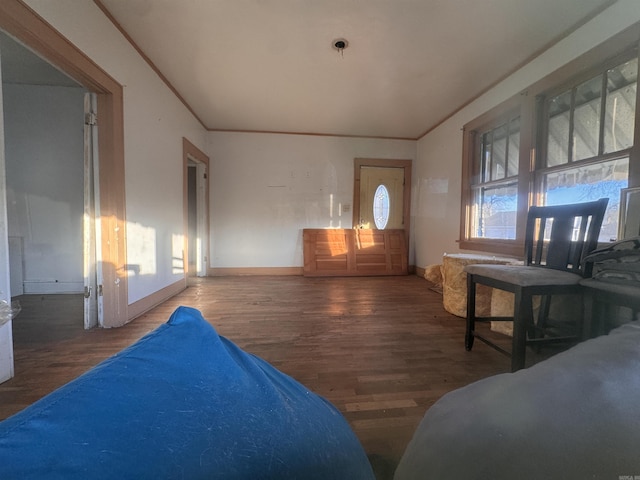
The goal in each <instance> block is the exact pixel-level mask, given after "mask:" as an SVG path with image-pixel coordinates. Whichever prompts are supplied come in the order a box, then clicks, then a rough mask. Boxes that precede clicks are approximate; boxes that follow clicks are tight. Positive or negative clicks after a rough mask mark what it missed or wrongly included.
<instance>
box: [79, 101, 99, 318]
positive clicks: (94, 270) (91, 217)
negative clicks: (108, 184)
mask: <svg viewBox="0 0 640 480" xmlns="http://www.w3.org/2000/svg"><path fill="white" fill-rule="evenodd" d="M84 112H85V122H84V123H85V125H84V222H83V246H84V328H86V329H88V328H93V327H96V326H98V325H100V326H102V325H103V308H102V295H100V293H101V292H100V291H99V285H101V284H102V281H101V278H102V271H101V263H100V252H101V251H102V250H101V248H100V238H101V237H100V211H99V209H100V207H99V205H100V202H99V201H98V198H99V192H100V189H99V182H98V127H97V124H96V119H97V114H96V112H97V100H96V95H95V94H93V93H87V94H85V97H84Z"/></svg>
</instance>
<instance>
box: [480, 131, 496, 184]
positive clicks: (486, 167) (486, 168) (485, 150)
mask: <svg viewBox="0 0 640 480" xmlns="http://www.w3.org/2000/svg"><path fill="white" fill-rule="evenodd" d="M492 136H493V135H492V133H491V132H487V133H485V134H484V135H483V136H482V158H481V159H480V161H481V162H482V180H481V181H483V182H488V181H489V180H490V179H491V138H492Z"/></svg>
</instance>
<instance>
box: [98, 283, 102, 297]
mask: <svg viewBox="0 0 640 480" xmlns="http://www.w3.org/2000/svg"><path fill="white" fill-rule="evenodd" d="M98 296H99V297H101V296H102V285H98Z"/></svg>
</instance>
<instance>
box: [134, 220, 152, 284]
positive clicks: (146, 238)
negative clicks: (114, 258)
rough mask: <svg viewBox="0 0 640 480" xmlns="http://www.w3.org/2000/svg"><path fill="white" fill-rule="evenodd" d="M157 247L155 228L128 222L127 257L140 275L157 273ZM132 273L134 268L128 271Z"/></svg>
mask: <svg viewBox="0 0 640 480" xmlns="http://www.w3.org/2000/svg"><path fill="white" fill-rule="evenodd" d="M156 248H157V247H156V231H155V229H153V228H151V227H145V226H143V225H140V224H139V223H130V222H127V257H128V259H129V264H131V265H135V266H136V267H137V268H135V270H136V271H137V272H139V274H140V275H155V274H156V273H157V265H156V258H157V255H156ZM132 273H133V270H129V271H128V275H132Z"/></svg>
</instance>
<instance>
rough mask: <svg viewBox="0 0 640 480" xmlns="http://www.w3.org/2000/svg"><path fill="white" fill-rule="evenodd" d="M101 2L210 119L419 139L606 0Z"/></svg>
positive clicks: (242, 126)
mask: <svg viewBox="0 0 640 480" xmlns="http://www.w3.org/2000/svg"><path fill="white" fill-rule="evenodd" d="M96 3H97V4H98V5H99V6H100V7H101V8H102V9H103V10H105V12H106V13H107V14H108V15H110V16H111V17H112V19H113V20H114V22H115V23H116V24H117V25H118V26H119V28H121V29H122V30H123V31H124V32H125V34H126V35H127V36H128V37H129V38H130V39H131V41H132V42H133V43H134V44H135V46H136V47H137V48H138V49H139V50H140V51H141V52H142V53H143V54H144V55H145V56H146V57H147V58H148V59H149V61H150V62H151V63H152V64H153V65H154V66H155V67H156V68H157V69H158V70H159V72H160V73H161V75H162V76H163V77H164V78H165V80H166V81H167V82H168V83H169V84H170V85H171V86H172V87H173V88H174V89H175V91H176V92H177V93H178V94H179V95H180V97H181V98H182V99H183V101H184V102H185V103H186V104H187V105H188V107H189V108H190V109H191V110H192V111H193V112H194V113H195V115H196V116H197V117H198V119H199V120H200V121H201V122H202V124H203V125H204V126H205V127H206V128H207V129H209V130H232V131H262V132H285V133H311V134H326V135H345V136H366V137H386V138H411V139H415V138H419V137H420V136H422V135H423V134H424V133H425V132H427V131H429V130H430V129H431V128H433V127H434V126H436V125H437V124H438V123H439V122H441V121H442V120H444V119H445V118H447V117H448V116H450V115H451V114H452V113H453V112H455V111H456V110H458V109H459V108H461V107H462V106H464V105H465V104H467V103H468V102H470V101H471V100H472V99H474V98H475V97H477V96H478V95H479V94H481V93H482V92H483V91H485V90H486V89H487V88H489V87H491V86H492V85H494V84H495V83H496V82H498V81H499V80H500V79H502V78H504V77H505V76H506V75H508V74H509V73H511V72H513V71H514V70H515V69H517V68H518V67H519V66H521V65H522V64H523V63H524V62H526V61H528V60H530V59H531V58H533V57H534V56H535V55H537V54H539V53H540V52H542V51H543V50H544V49H546V48H548V47H549V46H551V45H553V44H554V43H555V42H557V41H558V40H560V39H562V38H563V37H564V36H566V35H567V34H568V33H570V32H571V31H573V30H574V29H575V28H577V27H578V26H580V25H582V24H584V23H585V22H586V21H588V20H589V19H590V18H592V17H593V16H594V15H596V14H597V13H599V12H601V11H602V10H603V8H606V7H607V6H609V5H611V4H612V3H615V0H535V1H532V0H482V1H479V0H476V1H472V0H366V1H365V0H188V1H185V0H96ZM336 39H345V40H346V41H347V42H348V45H347V48H345V49H344V50H342V51H340V50H338V49H336V48H334V47H333V45H334V43H335V40H336ZM4 62H5V60H4V59H3V66H4Z"/></svg>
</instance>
